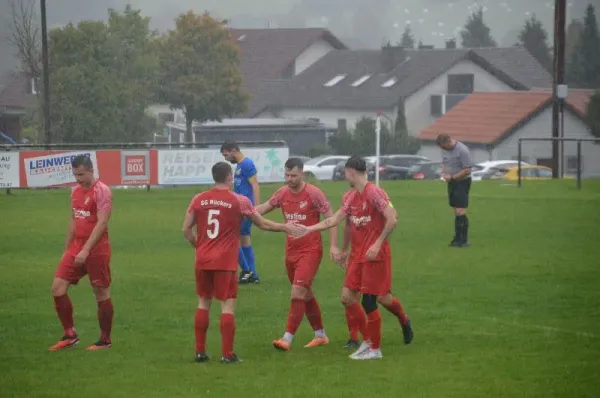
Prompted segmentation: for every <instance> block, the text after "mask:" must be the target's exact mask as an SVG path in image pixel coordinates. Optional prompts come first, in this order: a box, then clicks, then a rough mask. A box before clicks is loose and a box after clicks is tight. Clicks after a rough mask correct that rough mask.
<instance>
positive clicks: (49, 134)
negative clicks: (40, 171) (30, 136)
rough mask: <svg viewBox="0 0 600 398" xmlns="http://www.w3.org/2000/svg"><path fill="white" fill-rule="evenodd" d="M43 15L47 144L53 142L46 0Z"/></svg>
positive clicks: (45, 135) (42, 5)
mask: <svg viewBox="0 0 600 398" xmlns="http://www.w3.org/2000/svg"><path fill="white" fill-rule="evenodd" d="M40 9H41V10H40V11H41V12H40V13H41V17H42V64H43V72H42V76H43V77H44V138H45V142H46V144H50V143H52V130H51V128H50V69H49V68H48V31H47V26H46V0H40Z"/></svg>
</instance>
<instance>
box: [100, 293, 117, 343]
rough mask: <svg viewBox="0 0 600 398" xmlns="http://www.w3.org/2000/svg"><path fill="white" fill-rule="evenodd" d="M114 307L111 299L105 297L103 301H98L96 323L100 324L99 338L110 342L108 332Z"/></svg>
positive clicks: (110, 327)
mask: <svg viewBox="0 0 600 398" xmlns="http://www.w3.org/2000/svg"><path fill="white" fill-rule="evenodd" d="M113 313H114V307H113V304H112V300H111V299H110V298H107V299H106V300H104V301H98V323H99V324H100V340H102V341H106V342H110V341H111V340H110V332H111V330H112V322H113Z"/></svg>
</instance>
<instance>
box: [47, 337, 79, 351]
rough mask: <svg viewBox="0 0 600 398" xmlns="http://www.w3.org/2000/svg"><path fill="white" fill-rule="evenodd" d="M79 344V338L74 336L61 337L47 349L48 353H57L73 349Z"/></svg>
mask: <svg viewBox="0 0 600 398" xmlns="http://www.w3.org/2000/svg"><path fill="white" fill-rule="evenodd" d="M78 343H79V337H77V335H75V336H67V335H65V336H63V337H62V338H61V339H60V340H59V341H58V343H56V344H54V345H53V346H52V347H50V348H48V350H49V351H59V350H64V349H65V348H70V347H75V346H76V345H77V344H78Z"/></svg>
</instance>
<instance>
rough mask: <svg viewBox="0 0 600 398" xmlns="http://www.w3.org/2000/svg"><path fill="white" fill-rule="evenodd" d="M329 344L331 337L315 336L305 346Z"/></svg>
mask: <svg viewBox="0 0 600 398" xmlns="http://www.w3.org/2000/svg"><path fill="white" fill-rule="evenodd" d="M327 344H329V339H328V338H327V336H319V337H317V336H315V338H314V339H312V340H311V341H310V342H309V343H308V344H307V345H305V346H304V348H312V347H319V346H322V345H327Z"/></svg>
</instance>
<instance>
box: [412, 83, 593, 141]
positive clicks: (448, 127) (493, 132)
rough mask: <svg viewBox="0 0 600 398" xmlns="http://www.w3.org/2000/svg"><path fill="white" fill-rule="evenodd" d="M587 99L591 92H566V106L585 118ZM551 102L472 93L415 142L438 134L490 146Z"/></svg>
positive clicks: (547, 97) (548, 96)
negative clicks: (567, 93) (567, 94)
mask: <svg viewBox="0 0 600 398" xmlns="http://www.w3.org/2000/svg"><path fill="white" fill-rule="evenodd" d="M591 95H592V91H587V90H581V91H579V90H573V91H571V92H569V96H568V98H567V105H568V106H570V108H571V109H572V110H573V111H574V112H576V113H577V114H578V115H579V116H581V117H583V118H585V115H586V113H587V102H588V101H589V98H590V97H591ZM551 101H552V92H551V91H547V90H537V91H511V92H501V93H498V92H475V93H473V94H471V95H469V96H468V97H467V98H465V99H464V100H462V101H461V102H459V103H458V104H457V105H456V106H455V107H454V108H452V109H451V110H450V111H449V112H448V113H446V114H445V115H444V116H442V117H441V118H439V119H438V120H436V121H435V122H434V123H433V124H432V125H430V126H429V127H427V128H426V129H425V130H423V131H422V132H421V133H420V134H419V135H418V137H417V138H419V139H422V140H435V139H436V137H437V136H438V134H441V133H444V134H449V135H451V136H452V137H453V138H455V139H457V140H459V141H464V142H471V143H480V144H493V143H495V142H497V141H498V140H499V139H500V138H502V137H503V136H504V135H506V134H507V133H509V132H510V131H512V130H513V129H514V128H516V127H517V126H518V125H519V124H521V123H523V122H525V121H526V120H527V119H528V118H530V117H531V116H532V115H534V114H535V113H536V112H538V111H540V110H542V109H543V108H545V107H546V106H548V105H550V103H551Z"/></svg>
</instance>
